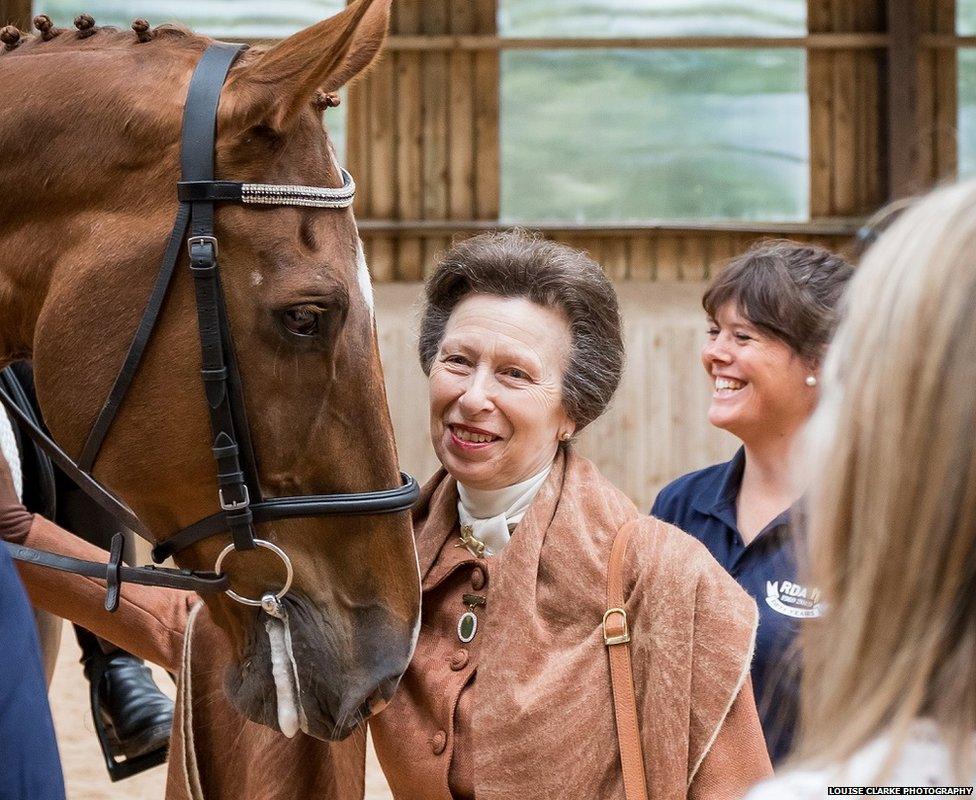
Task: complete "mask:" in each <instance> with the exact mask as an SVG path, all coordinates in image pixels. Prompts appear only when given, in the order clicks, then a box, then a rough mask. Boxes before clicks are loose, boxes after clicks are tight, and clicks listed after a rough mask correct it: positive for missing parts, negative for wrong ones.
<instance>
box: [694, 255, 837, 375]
mask: <svg viewBox="0 0 976 800" xmlns="http://www.w3.org/2000/svg"><path fill="white" fill-rule="evenodd" d="M853 274H854V269H853V267H851V265H850V264H848V263H847V262H846V261H845V260H844V259H843V258H841V257H840V256H838V255H836V254H835V253H831V252H830V251H829V250H826V249H825V248H823V247H818V246H817V245H813V244H801V243H800V242H792V241H790V240H788V239H774V240H766V241H762V242H759V243H758V244H756V245H753V246H752V247H751V248H749V249H748V250H747V251H746V252H745V253H743V254H742V255H740V256H737V257H735V258H733V259H732V261H730V262H729V264H728V266H726V267H725V269H723V270H722V271H721V272H720V273H719V274H718V275H717V276H716V277H715V279H714V280H713V281H712V282H711V283H710V284H709V286H708V288H707V289H706V290H705V294H704V296H703V297H702V306H703V307H704V309H705V312H706V313H707V314H708V315H709V316H710V317H712V318H713V319H714V318H715V314H716V313H717V311H718V309H720V308H721V307H722V306H724V305H725V304H726V303H734V304H735V306H736V308H737V309H738V311H739V313H740V314H742V316H744V317H745V318H746V319H748V320H749V322H751V323H752V324H753V325H755V326H756V327H757V328H759V329H760V330H763V331H765V332H766V333H769V334H770V335H772V336H775V337H776V338H777V339H780V340H781V341H783V342H785V343H786V344H788V345H789V346H790V348H791V349H792V350H793V352H795V353H796V354H797V355H798V356H800V357H801V358H804V359H808V360H811V361H819V359H820V358H821V357H822V356H823V353H824V349H825V348H826V346H827V344H828V342H829V341H830V337H831V335H832V334H833V332H834V328H835V327H836V326H837V317H838V303H839V301H840V298H841V295H842V294H843V292H844V287H845V286H846V285H847V282H848V280H850V278H851V275H853Z"/></svg>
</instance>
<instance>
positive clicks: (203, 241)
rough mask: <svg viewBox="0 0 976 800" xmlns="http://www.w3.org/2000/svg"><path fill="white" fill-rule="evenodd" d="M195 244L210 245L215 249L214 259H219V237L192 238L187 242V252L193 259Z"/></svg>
mask: <svg viewBox="0 0 976 800" xmlns="http://www.w3.org/2000/svg"><path fill="white" fill-rule="evenodd" d="M195 244H209V245H210V246H211V247H212V248H213V257H214V259H215V260H216V258H217V237H216V236H190V237H189V238H187V240H186V251H187V252H188V253H189V254H190V258H193V245H195Z"/></svg>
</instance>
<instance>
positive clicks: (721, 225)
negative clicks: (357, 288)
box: [356, 217, 864, 238]
mask: <svg viewBox="0 0 976 800" xmlns="http://www.w3.org/2000/svg"><path fill="white" fill-rule="evenodd" d="M863 222H864V220H863V218H861V217H837V218H823V219H818V220H816V221H814V222H739V221H736V220H729V221H717V220H646V221H644V222H635V223H626V224H613V223H610V224H602V223H593V224H586V223H569V222H565V223H561V222H531V221H524V220H519V222H518V227H520V228H526V229H529V230H534V231H541V232H543V233H563V234H567V235H574V236H582V237H587V236H590V237H595V238H604V237H615V236H627V237H631V236H634V235H638V234H641V233H660V232H665V233H668V234H673V235H675V236H690V237H694V236H699V235H701V234H710V233H736V234H756V235H770V236H850V235H852V234H854V233H856V232H857V230H858V229H859V228H860V227H861V225H862V224H863ZM356 224H357V225H358V226H359V230H361V231H362V232H363V233H371V234H397V235H403V236H451V235H453V234H455V233H478V232H480V231H491V230H504V229H506V228H509V227H512V225H511V224H509V223H506V222H504V221H502V220H497V219H495V220H450V219H414V220H408V219H364V218H357V219H356Z"/></svg>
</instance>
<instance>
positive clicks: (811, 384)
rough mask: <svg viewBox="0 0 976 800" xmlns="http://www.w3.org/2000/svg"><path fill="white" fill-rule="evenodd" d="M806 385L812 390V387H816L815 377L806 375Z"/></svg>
mask: <svg viewBox="0 0 976 800" xmlns="http://www.w3.org/2000/svg"><path fill="white" fill-rule="evenodd" d="M806 384H807V386H809V387H810V388H811V389H812V388H813V387H814V386H816V385H817V376H816V375H807V379H806Z"/></svg>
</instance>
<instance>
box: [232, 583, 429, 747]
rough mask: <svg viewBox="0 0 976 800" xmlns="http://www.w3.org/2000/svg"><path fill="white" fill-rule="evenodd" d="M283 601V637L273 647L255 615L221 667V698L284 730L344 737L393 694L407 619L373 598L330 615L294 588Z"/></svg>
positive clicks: (405, 657) (409, 644) (407, 654)
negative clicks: (241, 647)
mask: <svg viewBox="0 0 976 800" xmlns="http://www.w3.org/2000/svg"><path fill="white" fill-rule="evenodd" d="M283 605H284V607H285V609H286V611H287V620H288V623H287V636H288V641H287V642H286V643H284V644H279V645H277V646H276V645H275V636H274V635H271V631H270V630H269V629H270V628H271V625H270V624H269V622H268V619H269V618H268V617H267V615H265V614H264V613H263V612H262V613H259V614H257V615H256V618H255V620H254V622H253V623H252V625H251V630H250V631H249V633H250V635H249V636H248V637H247V638H248V642H247V644H246V645H245V652H244V653H243V654H242V656H241V658H240V659H239V660H238V661H236V662H235V663H232V664H231V665H230V666H229V667H228V671H227V674H226V676H225V688H226V691H227V695H228V698H229V699H230V701H231V703H232V704H233V706H234V708H235V709H236V710H237V711H238V712H239V713H240V714H242V715H243V716H245V717H247V718H248V719H251V720H253V721H254V722H258V723H260V724H262V725H266V726H268V727H270V728H274V729H277V730H280V731H281V732H282V733H284V734H285V735H289V736H290V735H294V733H295V731H296V729H301V730H302V731H303V732H304V733H306V734H308V735H310V736H313V737H315V738H317V739H323V740H339V739H344V738H345V737H347V736H348V735H349V734H351V733H352V732H353V731H354V730H355V729H356V728H357V727H359V725H361V724H362V723H363V722H364V721H365V720H366V719H367V718H368V717H370V716H371V715H372V714H376V713H379V711H381V710H382V709H383V708H385V707H386V705H387V704H388V703H389V702H390V700H391V698H392V697H393V694H394V692H395V691H396V688H397V686H398V684H399V681H400V677H401V676H402V675H403V673H404V672H405V671H406V669H407V667H408V665H409V663H410V658H411V656H412V654H413V647H414V644H415V639H414V635H413V630H414V626H413V624H412V621H410V622H411V624H405V623H404V622H402V621H399V620H397V619H396V618H395V617H394V616H393V615H392V614H390V613H389V612H388V611H387V610H386V609H385V608H383V607H382V606H379V605H369V606H365V607H362V608H359V609H356V610H355V612H354V613H352V614H346V613H344V614H342V615H337V614H331V613H329V612H327V611H323V610H322V609H321V607H320V606H318V605H313V604H312V603H310V602H309V601H307V600H304V599H303V598H302V597H301V596H297V595H294V594H292V595H289V597H288V598H287V599H286V601H285V603H284V604H283ZM283 654H284V655H283ZM276 662H277V664H276ZM276 670H277V674H276ZM286 682H287V683H286ZM290 704H293V707H291V708H290V707H288V706H289V705H290Z"/></svg>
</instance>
